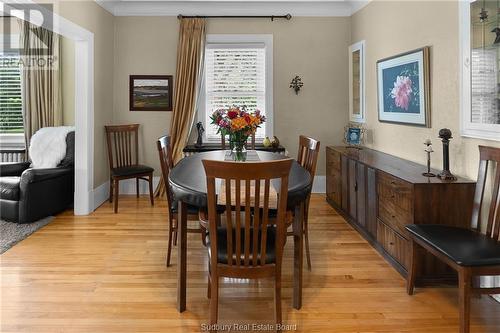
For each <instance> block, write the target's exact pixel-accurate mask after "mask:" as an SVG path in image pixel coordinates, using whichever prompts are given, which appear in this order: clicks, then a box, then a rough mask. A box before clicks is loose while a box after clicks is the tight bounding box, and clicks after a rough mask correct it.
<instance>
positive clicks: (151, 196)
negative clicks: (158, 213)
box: [149, 174, 155, 206]
mask: <svg viewBox="0 0 500 333" xmlns="http://www.w3.org/2000/svg"><path fill="white" fill-rule="evenodd" d="M149 201H151V206H154V205H155V199H154V195H153V174H150V175H149Z"/></svg>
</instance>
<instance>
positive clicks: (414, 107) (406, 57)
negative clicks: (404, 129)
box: [377, 46, 431, 127]
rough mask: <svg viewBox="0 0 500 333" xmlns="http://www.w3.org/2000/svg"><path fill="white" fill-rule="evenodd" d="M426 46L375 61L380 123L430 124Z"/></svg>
mask: <svg viewBox="0 0 500 333" xmlns="http://www.w3.org/2000/svg"><path fill="white" fill-rule="evenodd" d="M429 62H430V48H429V47H428V46H426V47H423V48H420V49H417V50H414V51H410V52H406V53H403V54H398V55H396V56H393V57H390V58H386V59H382V60H379V61H377V84H378V87H377V89H378V93H377V96H378V118H379V121H381V122H391V123H400V124H408V125H417V126H425V127H430V126H431V124H430V111H431V106H430V105H431V104H430V67H429Z"/></svg>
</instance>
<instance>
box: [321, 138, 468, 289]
mask: <svg viewBox="0 0 500 333" xmlns="http://www.w3.org/2000/svg"><path fill="white" fill-rule="evenodd" d="M425 169H426V167H425V166H423V165H420V164H417V163H414V162H410V161H407V160H403V159H401V158H398V157H395V156H392V155H388V154H385V153H382V152H379V151H376V150H372V149H368V148H362V149H356V148H348V147H331V146H330V147H326V197H327V200H328V202H329V203H330V204H331V205H332V206H333V207H334V208H335V209H336V210H337V211H338V212H339V213H340V214H341V215H342V216H344V217H345V218H346V220H347V221H348V222H349V223H350V224H351V225H352V226H353V227H354V228H355V229H356V230H358V232H359V233H360V234H361V235H362V236H363V237H364V238H365V239H367V240H368V241H369V242H370V244H372V245H373V246H374V247H375V248H376V249H377V250H378V251H379V252H380V253H381V254H382V255H383V256H384V257H385V258H386V259H387V260H388V261H389V262H390V263H391V264H392V265H393V266H394V267H395V268H396V269H397V270H398V271H399V272H400V273H401V274H402V275H403V276H404V277H406V274H407V267H408V261H409V243H408V236H407V233H406V230H405V225H407V224H412V223H416V224H424V223H433V224H446V225H454V226H460V227H464V228H468V227H469V225H470V219H471V215H472V205H473V196H474V189H475V184H476V183H475V182H474V181H471V180H469V179H464V178H459V179H458V180H457V181H453V182H449V181H442V180H440V179H439V178H437V177H432V178H428V177H424V176H422V172H424V171H425ZM434 172H437V171H434ZM422 256H424V258H423V259H422V260H423V261H422V264H420V272H419V277H420V279H419V282H420V283H421V282H424V281H432V282H439V281H442V282H448V281H450V280H454V279H455V276H454V272H453V271H452V270H451V269H449V268H448V267H446V266H445V265H444V264H442V263H441V262H439V261H437V260H436V259H435V258H434V257H432V256H431V255H428V254H426V253H424V252H422Z"/></svg>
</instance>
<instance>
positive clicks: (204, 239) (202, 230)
mask: <svg viewBox="0 0 500 333" xmlns="http://www.w3.org/2000/svg"><path fill="white" fill-rule="evenodd" d="M200 234H201V243H202V244H203V246H207V229H205V228H204V227H203V226H201V225H200Z"/></svg>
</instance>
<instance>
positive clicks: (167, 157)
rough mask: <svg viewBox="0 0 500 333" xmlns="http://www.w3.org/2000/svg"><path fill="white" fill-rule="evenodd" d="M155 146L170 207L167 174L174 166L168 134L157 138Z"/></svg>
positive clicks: (170, 198) (170, 196) (169, 206)
mask: <svg viewBox="0 0 500 333" xmlns="http://www.w3.org/2000/svg"><path fill="white" fill-rule="evenodd" d="M156 146H157V148H158V154H159V157H160V166H161V176H162V177H163V182H164V184H165V187H166V189H167V190H166V191H165V192H166V193H167V203H168V208H169V209H172V200H173V198H172V193H171V192H170V190H169V188H170V187H169V185H168V175H169V173H170V170H171V169H172V168H173V167H174V162H173V159H172V148H171V146H170V136H167V135H165V136H162V137H161V138H159V139H158V141H157V142H156Z"/></svg>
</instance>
